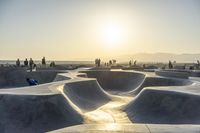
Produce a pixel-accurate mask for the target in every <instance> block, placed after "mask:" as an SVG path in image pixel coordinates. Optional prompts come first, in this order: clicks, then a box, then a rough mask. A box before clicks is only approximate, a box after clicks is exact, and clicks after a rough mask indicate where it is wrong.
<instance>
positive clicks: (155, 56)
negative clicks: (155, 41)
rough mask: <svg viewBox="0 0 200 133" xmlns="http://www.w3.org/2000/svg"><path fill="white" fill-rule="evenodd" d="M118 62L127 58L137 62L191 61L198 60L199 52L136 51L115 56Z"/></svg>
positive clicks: (199, 57)
mask: <svg viewBox="0 0 200 133" xmlns="http://www.w3.org/2000/svg"><path fill="white" fill-rule="evenodd" d="M115 59H117V60H118V61H119V62H127V61H129V60H131V59H132V60H137V61H139V62H168V61H169V60H171V61H176V62H181V63H182V62H184V63H193V62H196V61H197V60H200V54H173V53H137V54H132V55H131V54H130V55H121V56H118V57H115Z"/></svg>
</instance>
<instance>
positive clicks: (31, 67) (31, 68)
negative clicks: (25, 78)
mask: <svg viewBox="0 0 200 133" xmlns="http://www.w3.org/2000/svg"><path fill="white" fill-rule="evenodd" d="M33 64H34V62H33V59H32V58H30V60H29V66H30V72H32V70H33Z"/></svg>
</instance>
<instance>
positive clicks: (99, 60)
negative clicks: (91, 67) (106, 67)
mask: <svg viewBox="0 0 200 133" xmlns="http://www.w3.org/2000/svg"><path fill="white" fill-rule="evenodd" d="M95 65H96V67H100V65H101V59H95Z"/></svg>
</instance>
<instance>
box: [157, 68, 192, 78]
mask: <svg viewBox="0 0 200 133" xmlns="http://www.w3.org/2000/svg"><path fill="white" fill-rule="evenodd" d="M155 73H156V75H159V76H163V77H174V78H183V79H188V78H189V73H188V72H179V71H173V70H156V71H155Z"/></svg>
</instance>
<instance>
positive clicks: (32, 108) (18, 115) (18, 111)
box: [0, 94, 83, 133]
mask: <svg viewBox="0 0 200 133" xmlns="http://www.w3.org/2000/svg"><path fill="white" fill-rule="evenodd" d="M0 105H1V106H0V118H1V121H0V131H1V132H15V133H21V132H29V133H35V132H46V131H50V130H55V129H59V128H62V127H66V126H72V125H77V124H81V123H82V121H83V118H82V116H81V115H80V114H79V113H77V111H76V110H74V109H73V108H72V107H71V106H70V105H69V103H68V102H67V101H66V100H65V98H64V97H63V95H61V94H51V95H14V94H12V95H10V94H0Z"/></svg>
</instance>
